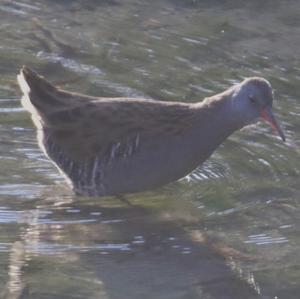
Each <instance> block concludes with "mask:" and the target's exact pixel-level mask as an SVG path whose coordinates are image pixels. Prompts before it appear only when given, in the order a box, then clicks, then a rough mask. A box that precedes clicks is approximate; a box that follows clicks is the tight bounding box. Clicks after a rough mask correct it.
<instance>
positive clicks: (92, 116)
mask: <svg viewBox="0 0 300 299" xmlns="http://www.w3.org/2000/svg"><path fill="white" fill-rule="evenodd" d="M17 79H18V83H19V86H20V89H21V91H22V93H23V96H22V99H21V103H22V105H23V107H24V108H25V109H26V110H27V111H29V112H30V114H31V117H32V120H33V123H34V124H35V126H36V128H37V139H38V144H39V146H40V148H41V149H42V151H43V152H44V153H45V155H46V156H47V157H48V158H49V159H50V160H51V161H52V162H53V163H54V164H55V165H56V166H57V168H58V170H59V171H60V172H61V173H62V175H64V177H65V179H66V181H67V183H68V184H69V185H70V187H71V188H72V190H73V191H74V193H75V194H77V195H81V196H99V197H101V196H119V195H123V194H127V193H135V192H142V191H148V190H152V189H155V188H158V187H161V186H163V185H166V184H168V183H171V182H174V181H177V180H179V179H181V178H183V177H185V176H186V175H188V174H189V173H191V172H192V171H193V170H194V169H195V168H197V167H198V166H199V165H201V164H202V163H203V162H204V161H206V160H207V159H208V158H209V157H210V156H211V154H212V153H213V152H214V151H215V150H216V149H217V148H218V146H219V145H220V144H222V143H223V141H224V140H225V139H226V138H227V137H229V136H230V135H231V134H232V133H234V132H235V131H237V130H239V129H241V128H243V127H244V126H247V125H249V124H253V123H255V122H257V121H258V120H260V119H263V120H265V121H266V122H267V123H269V124H270V125H271V127H272V128H273V129H274V130H275V131H277V133H278V134H279V136H280V137H281V139H282V140H283V141H285V135H284V132H283V130H282V128H281V126H280V124H279V122H278V121H277V119H276V117H275V115H274V113H273V110H272V104H273V97H274V96H273V90H272V87H271V84H270V83H269V82H268V81H267V80H266V79H264V78H260V77H250V78H246V79H244V80H243V81H242V82H240V83H237V84H235V85H233V86H231V87H229V88H228V89H227V90H225V91H223V92H221V93H218V94H216V95H213V96H211V97H207V98H204V99H203V100H202V101H199V102H195V103H186V102H174V101H159V100H154V99H144V98H129V97H111V98H109V97H93V96H88V95H83V94H79V93H75V92H69V91H65V90H63V89H60V88H58V87H55V86H54V85H53V84H51V83H50V82H49V81H48V80H46V79H45V78H44V77H43V76H41V75H39V74H37V73H36V72H34V71H33V70H31V69H30V68H29V67H26V66H24V67H23V68H22V69H21V71H20V74H19V75H18V76H17Z"/></svg>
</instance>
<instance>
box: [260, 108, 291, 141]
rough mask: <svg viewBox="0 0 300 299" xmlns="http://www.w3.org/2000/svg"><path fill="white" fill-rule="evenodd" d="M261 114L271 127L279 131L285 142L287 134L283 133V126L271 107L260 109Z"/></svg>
mask: <svg viewBox="0 0 300 299" xmlns="http://www.w3.org/2000/svg"><path fill="white" fill-rule="evenodd" d="M260 116H261V118H262V119H263V120H265V121H266V122H267V123H268V124H270V125H271V127H272V128H273V129H274V130H275V131H276V132H277V133H278V135H279V136H280V138H281V139H282V141H283V142H285V140H286V138H285V134H284V133H283V130H282V128H281V127H280V125H279V123H278V121H277V119H276V118H275V116H274V114H273V111H272V109H271V108H263V109H262V110H261V111H260Z"/></svg>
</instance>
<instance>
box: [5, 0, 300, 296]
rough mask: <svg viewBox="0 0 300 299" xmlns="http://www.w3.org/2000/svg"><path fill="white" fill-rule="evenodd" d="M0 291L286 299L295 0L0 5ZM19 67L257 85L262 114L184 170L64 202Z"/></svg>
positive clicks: (151, 90)
mask: <svg viewBox="0 0 300 299" xmlns="http://www.w3.org/2000/svg"><path fill="white" fill-rule="evenodd" d="M0 19H1V23H0V40H1V43H0V71H1V77H0V136H1V137H0V138H1V147H0V157H1V160H0V169H1V170H0V295H1V298H11V299H13V298H22V299H23V298H39V299H40V298H51V299H52V298H55V299H58V298H59V299H60V298H64V299H65V298H101V299H102V298H103V299H110V298H114V299H115V298H116V299H126V298H133V299H135V298H136V299H139V298H149V299H152V298H155V299H160V298H162V299H169V298H170V299H175V298H176V299H183V298H189V299H193V298H201V299H206V298H207V299H211V298H215V299H220V298H228V299H229V298H230V299H233V298H237V299H240V298H264V299H266V298H267V299H269V298H285V299H286V298H288V299H293V298H295V299H296V298H299V291H300V286H299V284H300V256H299V245H300V240H299V210H300V205H299V193H300V192H299V171H300V163H299V161H300V159H299V144H300V138H299V133H298V132H299V129H300V127H299V122H298V119H299V116H300V102H299V93H300V56H299V54H298V53H299V47H300V38H299V36H300V35H299V33H300V32H299V28H300V27H299V23H300V21H299V20H300V5H299V3H298V2H297V1H292V0H288V1H284V3H283V1H264V2H261V1H258V0H257V1H256V0H255V1H250V2H249V1H248V2H247V3H244V2H240V1H217V0H216V1H191V0H186V1H184V0H173V1H171V0H160V1H137V0H126V1H118V0H106V1H95V0H94V1H92V0H89V1H80V0H75V1H59V0H56V1H47V0H43V1H30V0H22V1H5V0H4V1H1V3H0ZM23 64H27V65H29V66H31V67H33V68H34V69H35V70H37V71H38V72H40V73H42V74H44V75H46V76H47V77H48V78H49V80H51V81H52V82H54V83H55V84H57V85H59V86H61V87H63V88H65V89H69V90H73V91H80V92H83V93H87V94H91V95H106V96H111V95H113V96H144V97H149V98H157V99H161V100H174V101H176V100H182V101H186V102H194V101H198V100H199V99H202V98H203V97H205V96H209V95H212V94H214V93H217V92H219V91H221V90H223V89H224V88H227V87H228V86H230V85H231V84H233V83H235V82H238V81H240V80H242V78H244V77H247V76H253V75H255V76H263V77H265V78H267V79H268V80H270V81H271V83H272V85H273V87H274V89H275V95H276V101H275V110H276V113H277V115H278V117H279V118H280V119H281V121H282V124H283V127H284V130H285V132H286V135H287V142H286V143H282V142H281V141H280V139H279V138H277V137H276V136H275V135H274V133H273V132H272V131H271V129H270V128H269V127H268V126H266V125H264V124H257V125H255V126H251V127H248V128H246V129H244V130H242V131H241V132H238V133H236V134H234V135H233V136H231V137H230V138H229V140H227V141H226V142H225V143H224V145H222V146H221V147H220V148H219V149H218V151H217V152H216V153H215V154H214V155H213V156H212V157H211V159H210V160H209V161H207V163H206V164H205V165H203V166H202V167H201V168H199V169H197V170H196V171H195V172H194V173H193V174H191V175H190V176H188V177H187V178H185V179H182V180H181V181H179V182H176V183H173V184H170V185H168V186H165V187H163V188H161V189H159V190H154V191H151V192H146V193H142V194H136V195H131V196H129V197H128V200H129V201H130V203H131V205H128V204H126V203H123V202H121V201H119V200H118V199H115V198H105V199H88V198H76V197H74V196H73V194H72V193H71V191H70V190H68V188H67V187H66V186H65V184H64V181H63V179H62V178H61V176H60V175H59V174H58V172H57V170H56V168H55V167H54V166H53V165H52V164H51V163H49V162H48V161H47V159H46V158H45V157H44V156H43V155H42V154H41V152H40V150H39V149H38V147H37V143H36V137H35V134H36V133H35V130H34V128H33V125H32V123H31V120H30V117H29V115H28V114H27V113H25V111H23V109H22V108H20V103H19V98H20V91H19V89H18V87H17V84H16V74H17V73H18V71H19V69H20V67H21V66H22V65H23Z"/></svg>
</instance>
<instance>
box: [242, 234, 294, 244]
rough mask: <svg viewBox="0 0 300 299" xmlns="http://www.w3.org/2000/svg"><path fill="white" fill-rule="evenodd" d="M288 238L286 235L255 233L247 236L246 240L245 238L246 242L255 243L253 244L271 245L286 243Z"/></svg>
mask: <svg viewBox="0 0 300 299" xmlns="http://www.w3.org/2000/svg"><path fill="white" fill-rule="evenodd" d="M287 242H289V240H288V239H287V238H286V237H284V236H283V237H281V236H272V235H267V234H257V235H250V236H248V240H245V241H244V243H246V244H255V245H272V244H281V243H287Z"/></svg>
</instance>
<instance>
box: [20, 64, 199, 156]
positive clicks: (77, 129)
mask: <svg viewBox="0 0 300 299" xmlns="http://www.w3.org/2000/svg"><path fill="white" fill-rule="evenodd" d="M18 79H19V83H20V86H21V89H22V91H23V93H24V97H23V105H24V106H25V108H26V109H28V110H29V111H30V112H31V113H32V117H33V119H34V121H35V124H36V125H37V127H38V128H39V129H41V130H43V131H44V133H45V134H44V140H43V142H44V143H46V145H47V143H49V144H52V145H53V144H54V145H55V146H56V147H57V148H59V150H61V151H63V152H64V153H65V154H67V155H68V156H69V157H70V158H71V159H72V160H76V161H80V160H83V159H89V158H95V157H97V158H99V159H101V158H103V157H106V156H111V155H114V156H124V155H127V154H133V152H134V151H135V150H136V149H137V148H138V146H139V144H140V143H141V142H143V141H147V142H150V143H151V140H153V138H155V137H167V136H170V135H178V134H181V133H182V132H183V131H184V130H186V129H187V128H189V127H190V126H191V125H192V123H193V121H194V118H195V110H194V109H193V108H192V106H191V105H189V104H182V103H174V102H160V101H153V100H145V99H128V98H94V97H88V96H84V95H80V94H75V93H70V92H66V91H62V90H60V89H57V88H55V87H54V86H53V85H51V84H50V83H49V82H48V81H46V80H45V79H44V78H42V77H40V76H38V75H37V74H35V73H34V72H32V71H31V70H29V69H27V68H25V69H23V70H22V71H21V74H20V75H19V78H18ZM49 144H48V147H49Z"/></svg>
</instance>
